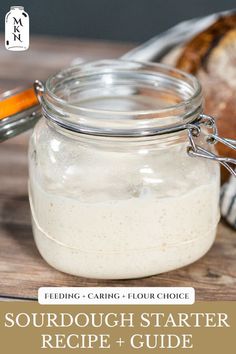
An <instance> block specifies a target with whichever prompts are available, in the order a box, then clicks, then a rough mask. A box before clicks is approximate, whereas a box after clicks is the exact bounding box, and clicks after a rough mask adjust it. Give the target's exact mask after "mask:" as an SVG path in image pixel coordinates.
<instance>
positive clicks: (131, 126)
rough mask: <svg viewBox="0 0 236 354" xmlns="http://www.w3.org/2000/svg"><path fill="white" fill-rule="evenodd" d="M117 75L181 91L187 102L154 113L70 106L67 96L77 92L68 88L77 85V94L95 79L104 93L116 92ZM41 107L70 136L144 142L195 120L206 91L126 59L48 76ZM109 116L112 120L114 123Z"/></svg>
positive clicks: (185, 78) (184, 76)
mask: <svg viewBox="0 0 236 354" xmlns="http://www.w3.org/2000/svg"><path fill="white" fill-rule="evenodd" d="M109 75H110V77H109ZM114 75H117V76H119V75H120V76H122V75H123V76H124V77H125V75H126V76H127V77H126V81H125V82H126V83H127V82H128V79H129V78H130V79H132V80H134V79H135V78H137V79H140V80H141V78H142V80H143V81H145V84H147V82H148V80H149V81H150V82H151V84H152V85H153V86H156V87H158V85H159V86H160V87H161V85H163V87H164V88H166V87H167V86H168V85H169V86H168V89H169V90H171V89H172V91H173V93H174V91H175V90H178V94H179V95H180V94H182V95H183V97H180V100H179V102H177V103H173V104H169V105H166V106H164V107H161V108H160V106H158V104H157V108H155V107H154V108H153V106H152V108H151V109H149V108H148V109H146V108H145V109H134V110H131V109H129V110H117V109H116V110H115V109H103V108H102V109H101V108H94V107H86V106H84V105H81V103H78V102H76V104H75V103H73V102H71V100H70V94H68V92H69V91H71V92H72V93H73V92H74V91H75V87H73V88H70V86H69V85H71V86H72V85H73V84H74V85H75V83H77V88H80V87H82V86H83V85H84V86H85V83H86V80H87V81H90V84H91V82H92V80H93V79H94V78H96V80H95V79H94V80H95V81H96V82H95V83H96V84H99V80H100V81H101V80H102V85H103V88H104V87H106V88H108V89H109V88H112V87H113V86H114V85H113V84H114V83H113V81H114V80H113V79H114V77H115V76H114ZM128 75H129V76H128ZM113 76H114V77H113ZM99 78H100V79H99ZM103 78H106V81H105V80H103ZM109 80H110V81H111V82H109ZM103 81H104V82H103ZM106 85H107V86H106ZM112 85H113V86H112ZM171 87H172V88H171ZM63 89H64V93H63ZM73 90H74V91H73ZM159 91H160V92H161V90H160V88H159ZM176 92H177V91H176ZM63 94H64V96H63ZM184 95H185V96H184ZM42 103H43V112H44V114H45V116H46V117H47V118H49V119H52V120H53V121H55V122H56V123H58V124H59V125H61V126H63V127H64V128H67V129H69V130H74V131H78V132H84V133H91V134H99V135H119V136H121V135H131V136H132V135H138V136H140V135H149V134H150V133H151V131H152V132H153V130H155V131H156V132H157V131H159V130H161V129H162V128H165V129H166V128H167V127H169V126H171V127H174V126H179V125H180V124H183V123H189V122H191V121H193V120H195V119H196V116H197V115H199V113H201V110H202V89H201V85H200V83H199V81H198V79H197V78H196V77H194V76H192V75H190V74H188V73H185V72H183V71H181V70H179V69H175V68H173V67H171V66H168V65H165V64H160V63H150V62H139V61H130V60H124V59H112V60H99V61H93V62H86V63H82V64H79V65H76V66H72V67H69V68H66V69H64V70H62V71H61V72H59V73H57V74H55V75H52V76H50V77H49V78H48V80H47V81H46V85H45V94H44V95H43V100H42ZM110 116H112V117H114V119H113V120H111V119H110ZM134 116H135V117H136V119H134ZM71 117H73V119H71ZM124 118H125V119H124ZM140 118H142V119H140ZM144 118H145V119H144Z"/></svg>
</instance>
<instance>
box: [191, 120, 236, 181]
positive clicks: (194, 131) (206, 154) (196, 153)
mask: <svg viewBox="0 0 236 354" xmlns="http://www.w3.org/2000/svg"><path fill="white" fill-rule="evenodd" d="M201 125H204V126H206V127H207V128H209V129H211V130H212V133H211V134H208V135H207V138H206V141H207V143H208V144H216V143H221V144H224V145H226V146H227V147H230V148H231V149H233V150H234V151H236V140H234V139H227V138H222V137H220V136H219V135H218V130H217V126H216V123H215V119H214V118H213V117H211V116H208V115H206V114H201V115H200V116H199V119H197V120H196V122H193V123H191V124H187V125H186V128H187V129H188V137H189V141H190V146H188V148H187V152H188V155H189V156H192V157H202V158H204V159H209V160H213V161H217V162H219V163H220V164H221V165H223V166H224V167H225V168H226V169H227V170H228V171H229V172H230V173H231V174H232V175H233V176H234V177H235V178H236V170H235V167H234V166H235V165H236V159H234V158H230V157H220V156H217V155H216V154H214V153H213V152H210V151H208V150H206V149H204V148H202V147H201V146H199V145H197V144H196V143H195V141H194V138H197V137H198V136H199V135H200V133H201V127H200V126H201ZM232 165H233V166H232Z"/></svg>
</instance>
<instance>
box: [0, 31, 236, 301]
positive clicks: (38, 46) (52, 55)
mask: <svg viewBox="0 0 236 354" xmlns="http://www.w3.org/2000/svg"><path fill="white" fill-rule="evenodd" d="M0 39H1V43H3V38H0ZM131 47H132V46H131V45H130V44H118V43H116V44H114V43H110V42H98V41H96V42H94V41H81V40H76V39H74V40H72V39H53V38H39V37H38V38H33V39H32V40H31V46H30V50H29V51H28V52H27V53H26V52H21V53H14V52H8V51H6V50H5V49H4V48H3V47H2V46H0V89H1V90H3V91H4V90H6V89H10V88H14V87H15V86H17V85H21V84H25V83H32V82H33V81H34V80H35V79H41V80H45V79H46V78H47V77H48V75H50V74H51V73H53V72H55V71H57V70H59V69H60V68H62V67H64V66H67V65H69V63H70V62H71V61H72V60H74V59H75V58H77V57H81V58H82V59H85V60H87V59H98V58H111V57H118V56H119V55H121V54H122V53H124V52H126V51H128V50H129V49H130V48H131ZM29 134H30V133H29V132H28V133H25V134H23V135H21V136H18V137H16V138H14V139H11V140H9V141H7V142H4V143H1V145H0V298H1V299H2V300H3V299H7V300H10V299H36V297H37V289H38V288H39V287H40V286H193V287H194V288H195V289H196V294H197V300H236V233H235V232H234V231H232V230H231V229H230V228H229V227H227V226H226V225H224V224H222V223H221V224H220V225H219V229H218V235H217V240H216V242H215V244H214V246H213V247H212V249H211V250H210V252H208V254H207V255H206V256H204V257H203V258H202V259H200V260H199V261H198V262H196V263H194V264H192V265H190V266H188V267H185V268H182V269H179V270H176V271H172V272H169V273H165V274H162V275H158V276H153V277H149V278H144V279H137V280H128V281H98V280H95V279H85V278H78V277H74V276H70V275H66V274H63V273H61V272H58V271H56V270H54V269H53V268H51V267H50V266H49V265H47V263H46V262H45V261H44V260H43V259H42V258H41V257H40V255H39V253H38V251H37V249H36V247H35V244H34V241H33V236H32V230H31V222H30V209H29V203H28V195H27V145H28V139H29Z"/></svg>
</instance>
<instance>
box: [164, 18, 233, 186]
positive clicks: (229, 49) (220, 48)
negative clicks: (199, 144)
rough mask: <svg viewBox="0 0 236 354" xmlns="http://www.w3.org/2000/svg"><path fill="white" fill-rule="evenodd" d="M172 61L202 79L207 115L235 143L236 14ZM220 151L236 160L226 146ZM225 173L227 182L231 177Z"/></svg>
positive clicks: (201, 35)
mask: <svg viewBox="0 0 236 354" xmlns="http://www.w3.org/2000/svg"><path fill="white" fill-rule="evenodd" d="M179 52H180V53H179ZM176 53H178V55H176ZM170 58H171V55H169V59H168V62H169V63H170ZM172 59H173V61H174V63H173V61H172V64H174V65H175V66H176V67H177V68H179V69H181V70H184V71H187V72H189V73H191V74H194V75H196V76H197V77H198V78H199V80H200V82H201V84H202V88H203V94H204V97H205V110H204V111H205V113H206V114H210V115H212V116H214V117H215V118H216V119H217V125H218V128H219V134H220V135H221V136H223V137H228V138H232V139H235V138H236V13H235V14H230V15H227V16H223V17H220V18H219V19H218V20H217V21H216V22H215V23H213V24H212V25H211V26H209V27H208V28H207V29H205V30H204V31H202V32H201V33H199V34H198V35H196V36H195V37H193V38H192V39H191V40H190V41H189V42H188V43H187V44H186V45H184V46H183V47H182V48H180V49H179V51H178V50H177V51H176V50H175V54H174V55H172ZM165 61H167V60H165ZM217 150H218V152H219V154H220V155H222V156H230V157H234V158H236V152H235V151H233V150H231V149H229V148H227V147H226V146H224V145H222V144H217ZM222 172H223V179H225V178H226V176H227V173H226V171H225V170H224V171H222Z"/></svg>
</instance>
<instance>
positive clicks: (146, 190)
mask: <svg viewBox="0 0 236 354" xmlns="http://www.w3.org/2000/svg"><path fill="white" fill-rule="evenodd" d="M41 103H42V112H43V119H41V120H40V121H39V122H38V123H37V125H36V126H35V128H34V132H33V135H32V137H31V141H30V147H29V196H30V205H31V212H32V223H33V233H34V238H35V241H36V244H37V247H38V249H39V251H40V253H41V255H42V256H43V258H44V259H45V260H46V261H47V262H48V263H49V264H50V265H52V266H53V267H55V268H56V269H58V270H61V271H63V272H66V273H70V274H74V275H79V276H85V277H94V278H105V279H122V278H123V279H124V278H136V277H145V276H149V275H153V274H158V273H162V272H166V271H170V270H173V269H176V268H179V267H182V266H185V265H187V264H190V263H192V262H194V261H196V260H197V259H199V258H200V257H202V256H203V255H204V254H205V253H206V252H207V251H208V250H209V248H210V247H211V246H212V244H213V242H214V239H215V235H216V228H217V223H218V221H219V211H218V201H219V165H218V164H217V163H213V162H212V161H210V160H208V159H201V158H193V157H190V156H189V155H188V153H187V149H188V147H189V145H190V143H189V131H188V129H186V127H187V125H191V123H192V122H194V121H195V120H196V119H197V118H198V117H199V115H200V114H201V113H202V94H201V87H200V85H199V82H198V81H197V79H196V78H194V77H192V76H190V75H188V74H184V73H182V72H180V71H178V70H175V69H173V68H169V67H166V66H163V65H157V64H149V63H146V64H144V63H138V62H130V61H123V60H108V61H99V62H93V63H87V64H82V65H79V66H76V67H72V68H69V69H66V70H64V71H62V72H60V73H59V74H57V75H55V76H53V77H50V78H49V79H48V80H47V82H46V86H45V91H44V94H43V96H42V97H41ZM206 134H207V133H206V132H205V131H204V128H203V129H201V134H200V135H199V136H198V137H196V138H195V142H196V143H197V144H198V145H199V146H202V147H203V148H204V147H206V145H207V149H208V150H209V145H208V144H207V142H206ZM210 149H213V147H212V148H210Z"/></svg>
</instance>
